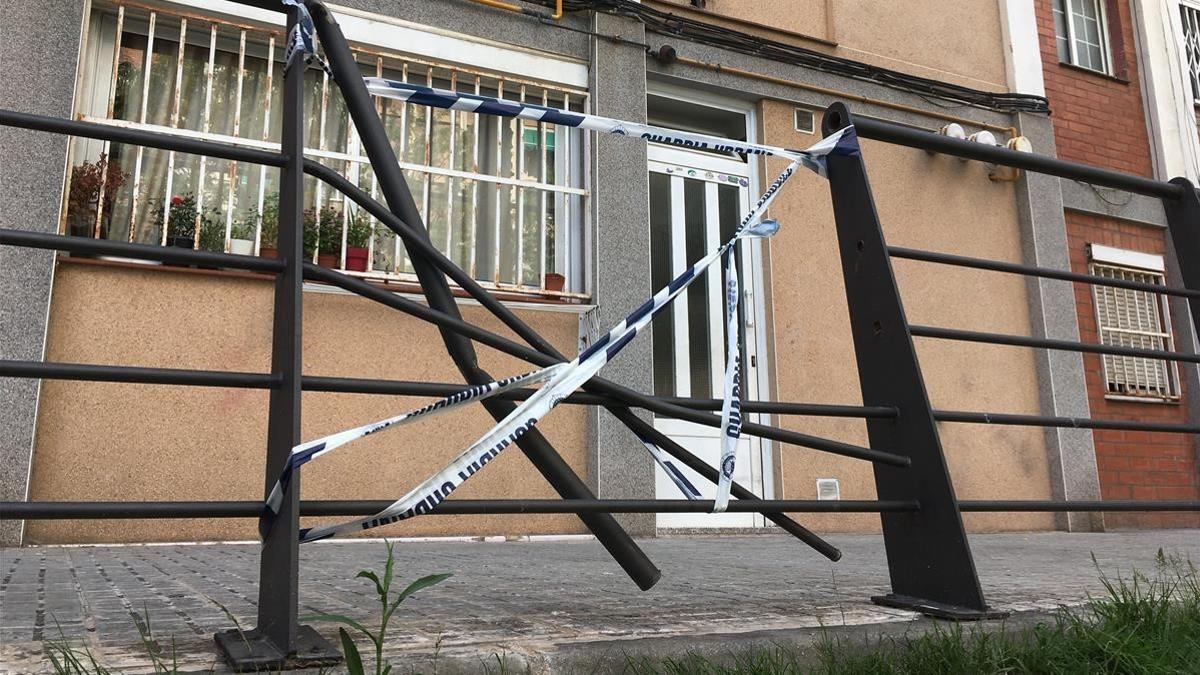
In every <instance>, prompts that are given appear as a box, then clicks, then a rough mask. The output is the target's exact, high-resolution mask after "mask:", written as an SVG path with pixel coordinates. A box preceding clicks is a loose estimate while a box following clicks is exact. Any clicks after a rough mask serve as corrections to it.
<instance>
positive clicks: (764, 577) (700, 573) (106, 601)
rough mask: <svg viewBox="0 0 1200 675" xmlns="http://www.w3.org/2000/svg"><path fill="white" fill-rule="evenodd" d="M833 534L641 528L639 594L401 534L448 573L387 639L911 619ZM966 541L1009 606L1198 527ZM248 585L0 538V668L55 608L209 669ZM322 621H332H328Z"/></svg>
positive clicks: (348, 599) (1069, 599)
mask: <svg viewBox="0 0 1200 675" xmlns="http://www.w3.org/2000/svg"><path fill="white" fill-rule="evenodd" d="M829 538H830V540H831V541H832V542H833V543H834V544H835V545H837V546H838V547H840V548H841V549H842V550H843V551H844V553H845V557H844V558H843V560H842V561H841V562H838V563H830V562H829V561H827V560H825V559H823V558H820V557H818V556H816V555H815V554H813V553H812V552H810V551H808V550H807V549H805V548H803V547H802V546H800V545H799V544H797V543H796V542H795V541H794V540H792V539H790V538H787V537H784V536H779V535H761V536H756V537H727V538H719V537H696V538H684V537H679V538H663V539H650V540H645V541H642V542H640V543H641V545H642V547H643V549H644V550H645V551H646V553H647V555H649V556H650V558H651V559H652V560H654V561H655V563H656V564H657V565H658V566H659V567H660V568H661V569H662V570H663V578H662V581H660V582H659V584H658V585H657V586H656V587H655V588H653V589H651V590H650V591H647V592H641V591H638V590H637V588H636V587H635V586H634V585H633V584H632V583H631V582H630V581H628V580H627V579H626V578H625V577H624V575H623V573H622V572H621V570H620V569H619V568H618V567H617V566H616V565H615V564H614V563H613V562H612V561H611V559H609V558H608V557H607V556H606V554H605V553H604V551H603V549H602V547H601V546H600V545H599V544H598V543H596V542H594V541H589V540H572V541H557V542H556V541H538V542H505V543H483V542H477V543H463V542H422V543H411V542H400V543H399V544H398V545H397V546H396V555H397V565H396V569H397V573H398V580H397V584H403V583H405V582H407V581H409V580H411V579H414V578H416V577H418V576H422V575H425V574H432V573H435V572H453V573H454V577H452V578H451V579H450V580H449V581H447V582H445V583H444V584H442V585H440V586H437V587H435V588H431V589H428V590H426V591H424V592H422V593H421V594H419V595H417V596H416V597H414V598H412V599H410V600H409V601H408V602H407V603H406V604H405V605H404V606H403V607H402V609H401V610H400V613H399V614H398V615H397V618H396V621H395V623H394V624H393V627H392V631H393V633H392V637H391V638H390V639H389V642H388V645H387V651H388V653H390V654H409V655H420V658H422V659H425V658H430V655H432V654H434V653H435V652H436V653H438V654H441V653H446V654H457V655H459V656H464V655H465V657H464V658H477V659H481V660H482V661H487V660H488V659H489V657H491V656H492V655H493V654H497V653H501V652H502V651H504V652H507V651H508V650H516V652H529V653H533V652H536V651H537V650H538V649H540V648H542V646H544V645H548V644H564V643H571V642H587V641H595V640H603V639H619V640H629V639H635V638H646V637H654V636H696V635H708V634H730V633H741V632H745V631H751V630H774V629H789V628H815V627H820V626H836V625H842V624H846V625H857V624H870V623H880V622H907V621H913V620H914V619H915V618H916V617H917V615H916V614H914V613H912V612H905V611H903V610H895V609H889V608H883V607H878V606H875V605H872V604H871V603H870V602H869V600H868V598H869V596H871V595H878V594H880V593H886V592H887V590H888V573H887V565H886V561H885V559H884V554H883V547H882V540H881V539H880V538H879V537H878V536H868V535H862V536H850V535H841V536H839V535H832V536H830V537H829ZM971 545H972V549H973V551H974V553H975V560H976V566H977V568H978V570H979V575H980V581H981V584H982V585H983V588H984V591H985V593H986V594H987V596H988V598H989V602H991V604H992V605H993V606H995V607H997V608H1000V609H1005V610H1008V611H1030V610H1042V611H1045V610H1053V609H1055V608H1057V607H1059V606H1062V605H1075V604H1079V603H1082V602H1085V601H1086V600H1087V597H1088V594H1089V593H1099V592H1101V591H1102V590H1103V588H1102V586H1101V584H1100V579H1099V576H1098V572H1097V569H1096V566H1095V565H1094V564H1093V563H1092V556H1093V555H1094V556H1095V558H1096V561H1097V562H1096V564H1097V565H1099V567H1100V569H1101V570H1103V571H1104V572H1105V573H1107V574H1110V575H1115V574H1117V573H1125V574H1127V573H1128V572H1129V570H1131V569H1133V568H1139V569H1143V570H1151V569H1153V566H1154V556H1155V553H1156V551H1157V550H1158V549H1159V547H1163V548H1165V549H1167V550H1169V551H1175V552H1179V553H1181V554H1183V555H1188V556H1190V557H1191V558H1192V560H1194V561H1198V562H1200V532H1198V531H1195V530H1191V531H1138V532H1121V533H1106V534H1065V533H1036V534H1021V535H973V536H972V537H971ZM384 558H385V551H384V547H383V545H382V544H378V543H374V544H373V543H362V542H321V543H318V544H313V545H309V546H306V547H304V548H303V549H302V561H301V582H300V587H301V593H300V605H301V614H306V613H313V612H333V613H338V614H345V615H348V616H351V617H354V618H356V619H359V620H363V621H369V620H373V619H374V617H375V612H376V610H377V606H376V605H375V603H374V599H373V597H371V596H370V595H369V594H368V593H369V591H370V588H371V587H370V585H369V583H367V582H365V581H363V580H361V579H355V578H354V574H355V573H356V572H357V571H358V570H360V569H364V568H373V569H380V568H382V565H383V561H384ZM257 580H258V547H257V546H255V545H201V546H197V545H191V546H189V545H178V546H154V547H137V546H131V547H120V546H112V547H87V548H55V547H41V548H25V549H4V550H0V671H2V670H4V668H6V667H14V668H17V670H18V671H19V672H24V670H25V669H28V670H30V672H37V670H38V668H41V667H42V666H41V665H37V664H42V665H44V663H43V661H42V653H41V652H42V649H43V641H44V640H55V639H57V638H58V629H57V628H56V627H55V625H54V620H55V619H57V620H58V621H59V623H60V625H61V626H62V631H63V634H64V635H65V636H66V637H67V638H68V639H70V640H76V641H82V640H87V641H88V644H90V645H91V647H92V648H93V651H95V652H96V653H97V654H100V655H101V656H102V657H103V658H104V659H106V660H110V661H111V662H113V663H128V662H130V659H132V660H133V661H136V660H137V659H138V658H140V657H139V654H144V652H143V651H142V647H141V639H140V635H139V632H138V628H137V626H138V622H141V621H143V619H142V615H143V614H144V613H146V612H149V614H150V619H151V626H152V629H153V631H154V634H155V636H156V638H158V639H159V641H160V643H162V644H164V645H165V646H169V645H170V641H171V639H172V637H174V639H175V641H176V649H177V650H178V651H179V653H180V655H181V658H183V659H184V660H185V661H186V662H188V663H190V664H192V665H195V666H196V667H198V668H202V669H207V668H208V667H210V666H211V665H212V662H213V659H214V651H213V647H212V642H211V637H210V636H211V633H213V632H215V631H217V630H223V629H227V628H231V627H232V624H231V622H230V620H229V618H228V616H226V614H225V612H224V611H223V610H222V609H221V608H220V607H218V606H217V604H216V603H218V602H219V603H221V604H222V605H224V606H225V608H226V609H228V611H229V612H231V613H232V614H233V615H234V616H235V617H237V619H238V621H239V622H240V624H241V626H242V628H243V629H248V628H250V627H252V626H253V623H254V616H255V614H256V608H255V603H256V601H257V588H256V585H257ZM134 615H137V618H135V617H134ZM318 629H319V630H321V631H322V632H324V633H325V634H327V635H331V636H332V635H334V634H335V633H336V630H335V628H334V627H333V626H331V625H329V624H319V625H318ZM516 652H513V653H516ZM472 655H473V656H472ZM414 658H416V657H415V656H414ZM18 666H19V667H18Z"/></svg>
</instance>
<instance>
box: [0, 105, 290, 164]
mask: <svg viewBox="0 0 1200 675" xmlns="http://www.w3.org/2000/svg"><path fill="white" fill-rule="evenodd" d="M0 125H2V126H10V127H19V128H22V129H31V130H33V131H46V132H50V133H55V134H67V135H69V136H81V137H83V138H97V139H100V140H104V141H114V142H117V143H129V144H131V145H141V146H144V147H147V148H159V149H162V150H175V151H177V152H185V153H189V154H193V155H207V156H208V157H220V158H222V159H233V160H237V161H239V162H250V163H252V164H265V165H267V166H283V163H284V162H285V161H287V160H286V158H285V157H284V155H282V154H280V153H278V152H267V151H266V150H255V149H252V148H242V147H238V146H236V145H229V144H227V143H213V142H212V141H201V140H197V139H193V138H181V137H179V136H173V135H170V134H164V133H159V132H155V131H146V130H144V129H123V128H121V127H115V126H110V125H107V124H96V123H94V122H80V121H78V120H64V119H61V118H58V117H47V116H45V115H33V114H30V113H23V112H16V111H14V110H2V109H0Z"/></svg>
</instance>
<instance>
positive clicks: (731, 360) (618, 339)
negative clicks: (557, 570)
mask: <svg viewBox="0 0 1200 675" xmlns="http://www.w3.org/2000/svg"><path fill="white" fill-rule="evenodd" d="M285 1H295V0H285ZM365 81H366V84H367V88H368V89H369V90H370V91H371V92H372V93H375V94H377V95H380V96H387V97H389V98H396V99H399V100H403V101H408V102H410V103H414V104H419V105H427V106H433V107H440V108H452V109H455V110H463V111H469V112H476V113H479V114H490V115H499V116H503V117H520V118H523V119H534V120H540V121H544V122H548V123H553V124H564V125H567V126H572V127H578V128H582V129H591V130H595V131H601V132H605V133H612V134H618V135H626V136H628V135H636V136H639V137H641V138H644V139H646V140H650V141H655V142H662V143H670V144H674V145H679V146H685V147H694V148H703V149H713V150H719V151H730V152H741V153H747V154H755V155H775V156H780V157H785V158H787V159H790V160H791V161H790V163H789V164H788V166H787V167H786V168H785V169H784V171H783V172H782V173H781V174H780V175H779V177H778V178H776V179H775V181H774V182H772V183H771V185H770V186H769V187H768V188H767V190H766V191H765V192H764V193H763V194H762V196H761V197H759V199H758V201H757V202H756V203H755V205H754V207H753V208H752V209H751V210H750V212H749V213H747V214H746V215H745V217H744V218H743V219H742V221H741V223H740V224H739V226H738V228H737V230H736V231H735V232H734V234H733V236H732V237H730V239H729V240H728V241H726V242H724V243H723V244H722V245H721V246H720V247H719V248H717V249H716V250H713V251H710V252H709V253H708V254H707V255H705V256H704V257H703V258H701V259H700V260H698V261H697V262H696V263H695V264H693V265H692V266H691V267H689V268H688V269H686V270H684V271H683V272H682V273H681V274H680V275H679V276H677V277H676V278H675V279H673V280H672V281H671V282H670V283H669V284H667V286H666V287H664V288H662V289H660V290H659V291H658V292H657V293H655V294H654V296H653V297H651V298H650V299H648V300H647V301H646V302H645V303H643V304H642V305H641V306H640V307H638V308H637V309H635V310H634V311H633V312H632V313H630V314H629V316H627V317H625V319H623V320H622V321H620V322H619V323H617V325H616V326H614V327H613V328H612V330H610V331H609V332H608V333H606V334H604V335H602V336H601V337H600V338H599V339H598V340H596V341H595V342H594V343H592V344H591V345H589V346H588V347H587V348H586V349H584V350H583V351H582V352H581V353H580V354H579V356H577V357H576V358H575V359H574V360H572V361H571V362H569V363H560V364H556V365H554V366H550V367H548V368H545V369H542V370H539V371H535V372H532V373H527V374H525V375H522V376H519V377H516V378H509V379H506V380H499V381H496V382H492V383H489V384H486V385H480V386H478V387H472V388H470V389H466V390H464V391H463V392H460V393H458V394H455V395H453V396H450V397H447V398H445V399H442V400H440V401H437V402H434V403H432V404H430V405H428V406H425V407H424V408H420V409H418V410H415V411H412V412H409V413H405V414H403V415H398V416H396V417H392V418H388V419H387V420H382V421H380V422H375V423H372V424H369V425H364V426H362V427H358V428H356V429H351V430H349V431H346V432H342V433H339V434H334V435H332V436H328V437H326V438H323V439H318V440H316V441H312V442H310V443H305V444H302V445H299V446H297V447H296V448H295V449H293V451H292V457H291V458H290V459H289V463H288V466H287V468H286V469H285V470H284V473H283V475H281V476H280V479H279V481H277V483H276V485H275V488H274V489H273V490H272V492H271V496H270V497H269V498H268V503H267V506H268V509H269V510H270V512H271V513H276V512H277V511H278V505H279V504H280V503H281V501H282V497H283V494H284V493H285V492H286V490H287V488H288V484H289V482H290V476H291V473H292V472H293V471H295V469H296V468H298V467H299V466H300V465H302V464H304V463H305V462H307V461H310V460H312V459H315V458H316V457H319V456H320V455H323V454H325V453H327V452H330V451H331V450H333V449H334V448H336V447H339V446H341V445H345V444H346V443H349V442H351V441H353V440H356V439H358V438H362V437H364V436H367V435H369V434H372V433H376V432H377V431H381V430H383V429H385V428H390V427H393V426H397V425H400V424H405V423H407V422H410V421H413V420H414V419H416V418H418V417H428V416H430V415H431V414H434V413H437V412H441V411H444V410H447V409H450V408H452V407H456V406H458V405H462V404H464V403H467V402H472V401H477V400H482V399H483V398H487V397H488V396H492V395H495V394H497V393H499V392H501V391H504V390H505V389H508V388H512V387H516V386H521V385H529V384H534V383H537V382H542V381H545V382H546V384H545V385H544V386H542V388H540V389H539V390H537V391H536V392H535V393H534V394H533V395H532V396H530V397H529V398H528V399H526V400H525V401H523V402H522V403H521V404H520V405H518V406H517V407H516V409H515V410H513V412H512V413H511V414H509V415H508V416H507V417H505V418H504V419H503V420H502V421H500V423H498V424H497V425H496V426H494V427H493V428H492V429H491V430H489V431H488V432H487V433H486V434H484V435H483V436H482V437H481V438H480V439H479V440H477V441H476V442H475V443H473V444H471V446H470V447H468V448H467V449H466V450H464V451H463V452H462V453H460V454H459V456H458V457H457V458H455V460H454V461H453V462H451V463H450V464H449V465H448V466H447V467H446V468H445V469H443V470H442V471H440V472H438V473H437V474H435V475H433V476H431V477H429V478H428V479H426V480H425V481H423V482H421V483H420V484H419V485H417V486H416V487H415V488H413V489H412V490H410V491H409V492H408V494H406V495H404V496H403V497H401V498H400V499H398V500H396V501H395V502H393V503H392V504H391V505H389V506H388V507H387V508H385V509H384V510H382V511H380V512H379V513H377V514H375V515H373V516H369V517H366V518H359V519H356V520H352V521H349V522H345V523H341V524H338V525H331V526H324V527H316V528H310V529H305V530H301V532H300V540H301V541H302V542H307V541H315V540H318V539H325V538H328V537H333V536H337V535H339V534H345V533H349V532H356V531H361V530H366V529H371V528H374V527H379V526H382V525H387V524H390V523H394V522H398V521H400V520H406V519H408V518H412V517H414V516H418V515H421V514H424V513H428V512H430V511H432V510H433V509H434V508H436V507H437V505H438V504H440V503H441V502H442V501H443V500H445V499H446V498H447V497H448V496H449V495H450V493H451V492H453V491H454V490H455V489H457V488H458V486H459V485H462V483H463V482H465V481H466V480H467V479H469V478H470V477H471V476H473V475H474V474H475V473H476V472H478V471H479V470H480V469H482V467H483V466H484V465H486V464H487V463H488V462H490V461H491V460H492V459H494V458H495V457H496V456H497V455H499V454H500V452H501V451H503V450H504V449H505V448H507V447H508V446H509V445H511V444H512V443H513V442H515V441H516V440H517V439H519V438H520V437H521V436H522V435H524V434H525V433H526V432H527V431H528V430H529V429H531V428H533V427H534V426H535V425H536V424H537V423H538V422H539V421H540V420H541V418H542V417H544V416H545V415H546V414H547V413H549V412H550V411H551V410H552V409H554V407H555V406H557V405H558V403H559V402H560V401H562V400H563V399H564V398H566V397H567V396H568V395H570V394H571V393H572V392H573V391H575V389H577V388H578V387H579V386H581V385H582V384H584V383H585V382H587V381H588V380H590V379H591V378H592V377H593V376H594V375H595V374H596V373H597V372H599V370H600V369H601V368H602V367H603V366H604V365H605V364H607V363H608V362H609V361H611V360H612V359H613V358H614V357H616V355H617V354H618V353H619V352H620V351H621V349H623V348H624V347H625V345H627V344H629V342H630V341H632V340H633V339H634V338H635V337H636V336H637V335H638V333H640V332H641V331H642V329H644V328H645V327H646V326H648V325H649V324H650V322H651V320H652V319H653V318H654V316H655V315H656V314H657V313H658V312H660V311H661V310H662V309H663V308H664V307H666V306H667V305H669V304H670V303H671V301H672V300H674V299H675V298H676V297H677V296H678V295H679V294H680V293H681V292H682V291H684V290H685V289H686V288H687V287H688V286H689V285H691V283H692V282H693V281H695V279H696V278H697V277H699V276H700V275H701V274H702V273H703V272H704V271H705V270H707V269H708V268H709V267H711V266H712V264H713V263H715V262H716V261H717V260H719V259H721V258H722V257H724V258H725V266H724V268H725V276H726V298H727V310H726V324H727V327H728V329H727V331H726V332H727V337H728V341H727V344H726V363H727V366H726V372H725V392H724V400H723V404H722V408H721V431H722V450H721V466H720V472H719V477H718V484H717V498H716V500H715V505H714V509H713V512H714V513H716V512H720V511H724V510H725V508H726V505H727V504H728V500H729V493H730V488H731V486H732V479H733V471H734V464H735V459H734V458H735V455H736V446H737V440H738V437H739V435H740V431H741V414H740V408H741V404H740V400H739V398H740V397H739V394H740V391H739V390H740V378H741V373H740V350H739V345H738V328H739V327H738V314H737V308H738V302H739V287H738V280H737V268H736V264H735V254H734V252H735V250H736V245H737V242H738V241H740V240H741V239H744V238H753V237H769V236H771V235H772V234H774V233H775V232H776V231H778V229H779V225H778V223H777V222H775V221H773V220H763V219H762V217H763V214H764V213H765V212H766V210H767V208H768V207H769V206H770V204H771V202H772V201H773V200H774V198H775V196H776V195H777V194H778V193H779V190H780V188H782V187H783V185H784V184H785V183H786V182H787V181H788V179H789V178H791V177H792V176H793V175H794V174H795V172H796V169H797V168H798V167H799V166H805V167H807V168H809V169H811V170H812V171H814V172H816V173H818V174H820V175H822V176H826V175H827V173H826V165H825V158H826V157H827V156H829V155H831V154H846V155H848V154H857V153H858V142H857V139H856V137H855V135H854V129H853V128H852V127H847V128H845V129H842V130H841V131H839V132H837V133H835V134H832V135H830V136H828V137H826V138H825V139H824V140H822V141H821V142H819V143H817V144H816V145H814V146H812V147H811V148H809V149H808V150H788V149H785V148H777V147H773V146H767V145H761V144H755V143H745V142H742V141H731V140H729V139H722V138H718V137H714V136H707V135H704V134H693V133H688V132H681V131H676V130H673V129H665V128H661V127H655V126H651V125H646V124H639V123H633V122H623V121H620V120H615V119H611V118H605V117H598V116H595V115H585V114H579V113H571V112H567V111H561V110H555V109H553V108H545V107H542V106H536V105H528V104H521V103H514V102H511V101H503V100H500V99H495V98H489V97H484V96H475V95H468V94H458V93H454V92H447V91H442V90H436V89H430V88H428V87H419V86H416V85H410V84H407V83H403V82H395V81H392V80H384V79H381V78H365ZM639 440H640V441H641V442H642V443H643V445H645V446H646V449H647V451H649V452H650V454H651V456H652V457H653V458H654V460H655V461H656V462H658V464H659V465H660V466H662V468H663V470H664V471H666V473H667V475H668V476H669V477H670V478H671V480H672V481H674V482H675V484H676V485H677V486H678V487H679V489H680V491H681V492H682V493H683V494H684V495H685V496H686V497H687V498H688V499H698V498H699V497H700V492H699V490H697V489H696V487H695V486H694V485H693V484H692V483H691V482H690V481H689V480H688V479H687V477H686V476H685V475H684V474H683V472H682V471H681V470H680V469H679V468H678V467H677V466H675V464H674V463H672V462H671V461H670V460H669V459H667V457H666V456H665V453H663V452H662V450H661V448H659V447H658V446H657V445H655V444H654V443H653V442H652V441H650V440H648V439H646V438H639ZM267 527H269V523H267V522H266V521H264V523H263V524H262V527H261V528H260V529H261V531H262V532H263V533H264V536H265V531H266V528H267Z"/></svg>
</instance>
